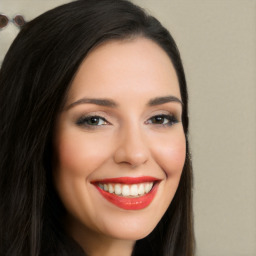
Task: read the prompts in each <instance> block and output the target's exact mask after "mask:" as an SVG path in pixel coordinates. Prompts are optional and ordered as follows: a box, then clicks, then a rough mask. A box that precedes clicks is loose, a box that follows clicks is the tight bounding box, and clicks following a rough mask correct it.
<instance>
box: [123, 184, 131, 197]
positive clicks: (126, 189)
mask: <svg viewBox="0 0 256 256" xmlns="http://www.w3.org/2000/svg"><path fill="white" fill-rule="evenodd" d="M122 195H123V196H129V195H130V188H129V186H128V185H124V186H123V188H122Z"/></svg>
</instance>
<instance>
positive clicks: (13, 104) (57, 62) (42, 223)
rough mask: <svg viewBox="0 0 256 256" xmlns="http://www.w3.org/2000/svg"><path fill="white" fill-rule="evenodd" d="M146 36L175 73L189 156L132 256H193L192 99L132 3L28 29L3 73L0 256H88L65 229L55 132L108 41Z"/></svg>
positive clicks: (84, 10) (103, 5) (78, 7)
mask: <svg viewBox="0 0 256 256" xmlns="http://www.w3.org/2000/svg"><path fill="white" fill-rule="evenodd" d="M138 36H142V37H146V38H150V39H152V40H153V41H154V42H156V43H157V44H158V45H160V46H161V47H162V48H163V49H164V50H165V52H166V53H167V54H168V56H169V57H170V59H171V61H172V63H173V65H174V68H175V70H176V73H177V76H178V80H179V86H180V91H181V97H182V102H183V112H182V123H183V127H184V132H185V136H186V143H187V152H186V160H185V165H184V168H183V172H182V176H181V180H180V183H179V187H178V189H177V192H176V194H175V196H174V199H173V201H172V203H171V204H170V206H169V208H168V209H167V211H166V213H165V215H164V216H163V217H162V219H161V221H160V222H159V223H158V225H157V226H156V227H155V229H154V230H153V231H152V233H151V234H150V235H149V236H147V237H145V238H144V239H142V240H139V241H137V242H136V245H135V248H134V251H133V255H134V256H135V255H147V256H150V255H152V256H153V255H154V256H157V255H159V256H163V255H165V256H192V255H194V232H193V214H192V167H191V159H190V153H189V142H188V109H187V108H188V95H187V86H186V79H185V74H184V70H183V66H182V61H181V58H180V54H179V51H178V48H177V46H176V44H175V42H174V40H173V38H172V36H171V35H170V33H169V32H168V31H167V30H166V29H165V28H164V27H163V26H162V25H161V24H160V22H159V21H158V20H157V19H155V18H154V17H152V16H150V15H148V14H147V13H145V11H144V10H142V9H141V8H140V7H138V6H136V5H134V4H132V3H130V2H128V1H126V0H118V1H117V0H100V1H95V0H78V1H75V2H71V3H69V4H66V5H63V6H60V7H57V8H55V9H53V10H50V11H48V12H46V13H44V14H42V15H41V16H39V17H37V18H36V19H34V20H32V21H30V22H28V23H27V24H26V25H25V26H24V27H23V28H22V30H21V32H20V33H19V34H18V36H17V38H16V39H15V41H14V42H13V44H12V45H11V47H10V49H9V51H8V53H7V55H6V57H5V59H4V61H3V64H2V68H1V71H0V102H1V108H0V141H1V149H0V255H1V256H17V255H19V256H39V255H55V256H56V255H61V256H65V255H69V256H70V255H74V256H79V255H85V253H84V252H83V251H82V249H81V248H80V247H79V245H77V244H76V243H75V242H74V241H73V240H72V239H71V238H70V237H69V236H68V235H67V234H65V232H64V230H63V229H62V226H61V223H60V222H59V219H60V216H61V215H62V214H64V212H65V209H64V207H63V205H62V203H61V202H60V199H59V197H58V195H57V193H56V191H55V189H54V186H53V184H52V178H51V172H52V170H51V155H52V154H51V150H52V149H51V148H52V147H51V135H52V134H51V133H52V128H53V124H54V121H55V120H56V116H57V114H58V111H59V109H60V107H61V104H62V103H63V101H64V98H65V96H66V95H67V92H68V89H69V87H70V84H71V82H72V79H73V78H74V76H75V74H76V71H77V69H78V67H79V65H80V64H81V62H82V61H83V59H84V58H85V57H86V55H87V54H88V52H89V51H90V50H91V49H92V48H94V47H95V46H96V45H98V44H100V43H103V42H105V41H107V40H120V39H126V38H130V37H138Z"/></svg>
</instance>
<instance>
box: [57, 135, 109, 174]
mask: <svg viewBox="0 0 256 256" xmlns="http://www.w3.org/2000/svg"><path fill="white" fill-rule="evenodd" d="M99 140H100V141H101V139H100V138H94V136H90V137H89V136H87V137H86V136H85V135H84V133H80V134H79V133H70V134H63V135H60V136H59V138H58V141H57V142H56V143H55V149H56V150H55V152H56V153H55V159H56V161H55V162H56V166H55V169H58V170H59V171H60V170H66V172H69V173H72V174H73V175H75V176H88V175H90V173H92V172H93V171H95V170H96V169H97V168H98V167H99V166H101V164H102V163H103V162H104V161H105V160H106V159H107V158H108V154H109V152H108V150H107V147H104V143H99ZM101 142H102V141H101Z"/></svg>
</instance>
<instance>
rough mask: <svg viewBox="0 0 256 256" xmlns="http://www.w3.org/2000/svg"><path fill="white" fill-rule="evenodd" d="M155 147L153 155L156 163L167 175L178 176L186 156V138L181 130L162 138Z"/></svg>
mask: <svg viewBox="0 0 256 256" xmlns="http://www.w3.org/2000/svg"><path fill="white" fill-rule="evenodd" d="M158 145H159V146H158V147H155V150H154V155H155V158H156V160H157V162H158V165H159V166H160V167H161V168H162V170H163V171H164V172H165V174H166V176H167V178H168V177H175V176H176V177H178V178H179V177H180V175H181V173H182V169H183V166H184V163H185V158H186V140H185V135H184V133H183V132H179V133H175V135H173V136H169V137H168V139H166V137H165V139H164V138H163V139H162V140H161V143H159V144H158Z"/></svg>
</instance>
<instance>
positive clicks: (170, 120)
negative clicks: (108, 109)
mask: <svg viewBox="0 0 256 256" xmlns="http://www.w3.org/2000/svg"><path fill="white" fill-rule="evenodd" d="M93 119H94V120H93ZM100 120H101V124H99V122H100ZM166 120H167V121H166ZM90 121H93V122H95V123H94V124H92V123H91V124H89V122H90ZM154 121H160V122H161V121H163V122H162V123H154ZM178 122H179V121H178V119H177V118H176V117H175V116H173V115H166V114H160V115H155V116H152V117H151V118H149V119H148V120H147V121H146V122H145V123H146V124H152V125H157V126H164V127H165V126H172V125H174V124H176V123H178ZM76 124H77V125H78V126H84V127H86V128H90V129H93V128H97V127H99V126H103V125H109V124H111V123H109V122H108V121H107V120H106V119H105V118H104V117H102V116H97V115H92V116H83V117H80V118H79V119H78V120H77V122H76Z"/></svg>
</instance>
